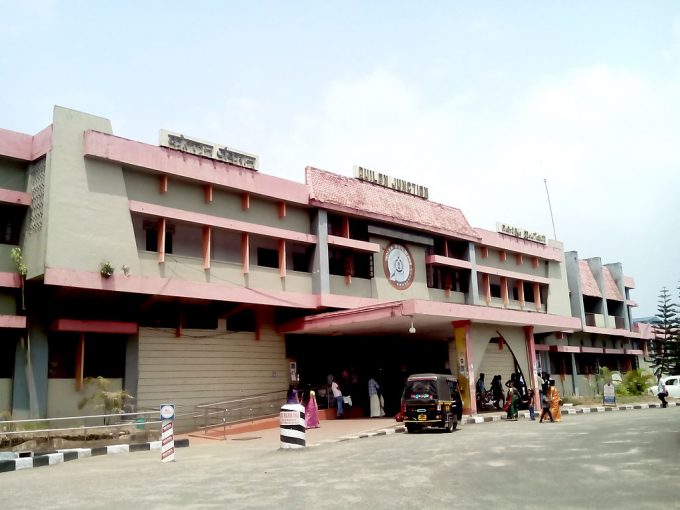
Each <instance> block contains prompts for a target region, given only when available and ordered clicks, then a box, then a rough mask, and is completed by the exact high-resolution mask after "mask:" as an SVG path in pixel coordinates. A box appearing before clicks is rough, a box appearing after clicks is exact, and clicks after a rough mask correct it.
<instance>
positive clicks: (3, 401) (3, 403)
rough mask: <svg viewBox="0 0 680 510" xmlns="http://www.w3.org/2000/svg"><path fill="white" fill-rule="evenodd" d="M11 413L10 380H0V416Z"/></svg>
mask: <svg viewBox="0 0 680 510" xmlns="http://www.w3.org/2000/svg"><path fill="white" fill-rule="evenodd" d="M11 412H12V379H0V414H2V413H10V414H11Z"/></svg>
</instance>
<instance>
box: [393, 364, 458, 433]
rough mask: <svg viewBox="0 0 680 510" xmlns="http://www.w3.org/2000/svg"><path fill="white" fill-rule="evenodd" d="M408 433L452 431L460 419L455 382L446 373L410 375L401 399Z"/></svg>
mask: <svg viewBox="0 0 680 510" xmlns="http://www.w3.org/2000/svg"><path fill="white" fill-rule="evenodd" d="M401 407H402V415H403V417H404V425H406V430H408V432H411V433H412V432H417V431H419V430H422V429H423V428H425V427H440V428H443V429H445V430H446V431H447V432H453V431H454V430H456V427H457V426H458V421H459V420H460V419H461V418H462V417H463V402H462V399H461V396H460V391H459V390H458V380H457V379H456V378H455V377H454V376H452V375H446V374H414V375H411V376H409V377H408V379H407V380H406V385H405V387H404V393H403V394H402V399H401Z"/></svg>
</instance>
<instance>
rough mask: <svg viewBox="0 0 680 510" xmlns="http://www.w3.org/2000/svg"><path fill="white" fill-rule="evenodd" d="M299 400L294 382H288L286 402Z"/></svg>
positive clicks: (294, 402)
mask: <svg viewBox="0 0 680 510" xmlns="http://www.w3.org/2000/svg"><path fill="white" fill-rule="evenodd" d="M299 403H300V400H299V399H298V395H297V390H296V389H295V385H294V384H289V385H288V393H287V394H286V404H299Z"/></svg>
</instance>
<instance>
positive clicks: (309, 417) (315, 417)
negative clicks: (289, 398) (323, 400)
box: [304, 390, 319, 429]
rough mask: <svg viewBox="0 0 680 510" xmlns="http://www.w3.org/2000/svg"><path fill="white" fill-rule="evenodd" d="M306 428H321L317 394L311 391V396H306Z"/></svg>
mask: <svg viewBox="0 0 680 510" xmlns="http://www.w3.org/2000/svg"><path fill="white" fill-rule="evenodd" d="M305 397H306V399H305V403H304V405H305V428H306V429H317V428H319V407H318V406H317V405H316V394H315V393H314V391H313V390H309V396H307V395H305Z"/></svg>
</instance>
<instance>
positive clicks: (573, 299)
mask: <svg viewBox="0 0 680 510" xmlns="http://www.w3.org/2000/svg"><path fill="white" fill-rule="evenodd" d="M564 263H565V264H566V266H567V282H568V284H569V291H570V292H569V301H570V304H571V316H572V317H578V318H579V319H581V324H582V325H583V326H585V324H586V315H585V310H584V308H583V288H582V286H581V269H580V267H579V262H578V253H577V252H575V251H568V252H565V254H564Z"/></svg>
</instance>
